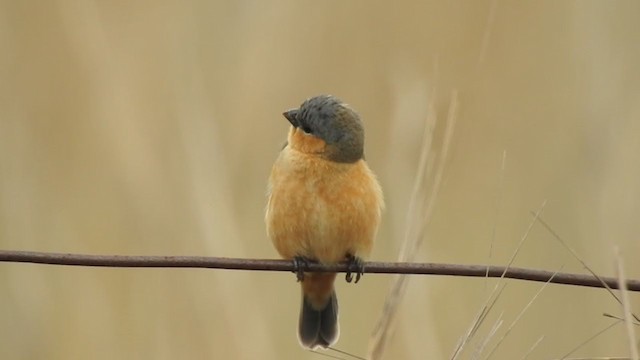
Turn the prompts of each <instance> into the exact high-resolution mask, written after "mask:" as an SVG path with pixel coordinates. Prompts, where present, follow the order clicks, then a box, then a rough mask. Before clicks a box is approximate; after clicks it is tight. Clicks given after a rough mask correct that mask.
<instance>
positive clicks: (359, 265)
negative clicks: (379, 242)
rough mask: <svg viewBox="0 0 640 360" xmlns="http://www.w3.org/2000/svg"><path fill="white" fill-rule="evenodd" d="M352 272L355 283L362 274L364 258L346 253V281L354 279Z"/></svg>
mask: <svg viewBox="0 0 640 360" xmlns="http://www.w3.org/2000/svg"><path fill="white" fill-rule="evenodd" d="M353 273H355V274H356V277H355V281H354V284H357V283H358V281H360V278H361V277H362V275H363V274H364V260H362V258H360V257H358V256H354V255H351V254H347V275H346V276H345V280H346V281H347V282H348V283H350V282H351V281H353V280H354V278H353Z"/></svg>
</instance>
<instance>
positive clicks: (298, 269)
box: [293, 256, 310, 282]
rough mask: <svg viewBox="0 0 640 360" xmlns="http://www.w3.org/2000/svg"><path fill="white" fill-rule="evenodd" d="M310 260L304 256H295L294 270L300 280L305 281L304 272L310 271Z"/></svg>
mask: <svg viewBox="0 0 640 360" xmlns="http://www.w3.org/2000/svg"><path fill="white" fill-rule="evenodd" d="M309 262H310V260H309V259H307V258H306V257H304V256H296V257H294V258H293V272H294V273H296V279H298V282H300V281H304V272H305V271H309Z"/></svg>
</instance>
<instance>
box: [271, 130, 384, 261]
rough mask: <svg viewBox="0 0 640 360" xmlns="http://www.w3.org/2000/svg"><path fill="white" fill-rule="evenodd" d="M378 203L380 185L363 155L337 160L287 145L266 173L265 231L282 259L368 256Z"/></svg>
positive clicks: (376, 223) (376, 226)
mask: <svg viewBox="0 0 640 360" xmlns="http://www.w3.org/2000/svg"><path fill="white" fill-rule="evenodd" d="M290 139H291V137H290ZM382 206H383V200H382V192H381V189H380V186H379V184H378V182H377V180H376V178H375V176H374V175H373V173H372V172H371V170H370V169H369V167H368V166H367V164H366V162H365V161H364V160H360V161H358V162H356V163H352V164H346V163H336V162H332V161H328V160H326V159H323V158H322V157H320V156H318V155H315V154H313V153H304V152H301V151H298V150H294V149H292V148H291V146H287V147H285V149H283V150H282V152H281V153H280V156H279V157H278V159H277V160H276V163H275V164H274V166H273V170H272V173H271V177H270V189H269V203H268V205H267V212H266V217H265V220H266V223H267V232H268V234H269V237H270V238H271V240H272V241H273V244H274V246H275V247H276V249H277V250H278V252H279V253H280V255H281V256H282V257H284V258H286V259H291V258H293V257H294V256H305V257H308V258H311V259H315V260H318V261H321V262H337V261H342V260H344V258H345V256H346V255H347V254H351V255H355V256H359V257H367V256H368V254H369V253H370V251H371V248H372V245H373V240H374V238H375V236H376V232H377V228H378V224H379V222H380V212H381V208H382Z"/></svg>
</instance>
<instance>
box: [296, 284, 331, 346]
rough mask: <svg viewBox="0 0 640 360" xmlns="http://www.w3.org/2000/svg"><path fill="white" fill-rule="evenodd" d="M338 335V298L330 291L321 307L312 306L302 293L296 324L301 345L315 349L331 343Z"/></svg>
mask: <svg viewBox="0 0 640 360" xmlns="http://www.w3.org/2000/svg"><path fill="white" fill-rule="evenodd" d="M339 335H340V326H339V325H338V298H337V297H336V292H335V291H333V292H332V293H331V298H329V299H328V301H327V302H326V305H325V307H324V308H322V309H318V308H317V307H314V306H313V305H312V303H311V301H310V300H309V298H308V297H307V296H305V295H304V294H303V295H302V309H301V310H300V323H299V325H298V338H299V340H300V343H301V344H302V346H304V347H306V348H309V349H315V348H318V347H321V348H327V347H329V346H331V345H333V344H334V343H335V342H336V341H337V340H338V336H339Z"/></svg>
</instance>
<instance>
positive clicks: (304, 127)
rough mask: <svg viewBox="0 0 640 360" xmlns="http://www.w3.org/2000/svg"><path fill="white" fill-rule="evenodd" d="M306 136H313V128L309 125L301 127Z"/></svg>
mask: <svg viewBox="0 0 640 360" xmlns="http://www.w3.org/2000/svg"><path fill="white" fill-rule="evenodd" d="M300 128H301V129H302V131H304V133H305V134H311V128H310V127H309V126H307V125H303V126H301V127H300Z"/></svg>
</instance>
